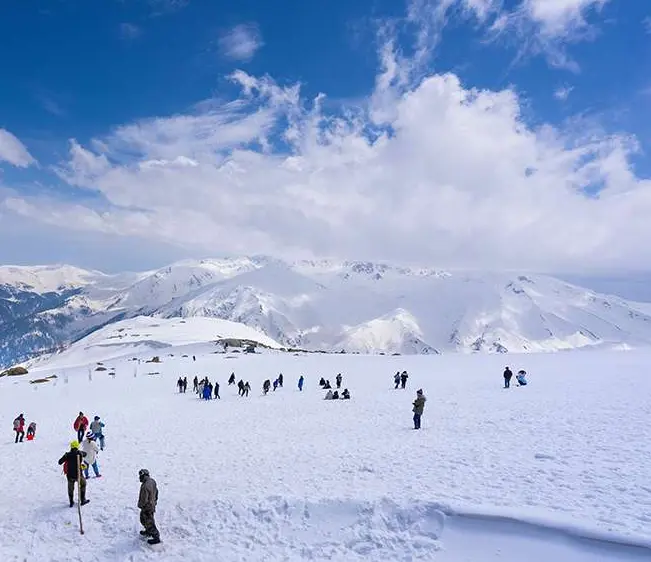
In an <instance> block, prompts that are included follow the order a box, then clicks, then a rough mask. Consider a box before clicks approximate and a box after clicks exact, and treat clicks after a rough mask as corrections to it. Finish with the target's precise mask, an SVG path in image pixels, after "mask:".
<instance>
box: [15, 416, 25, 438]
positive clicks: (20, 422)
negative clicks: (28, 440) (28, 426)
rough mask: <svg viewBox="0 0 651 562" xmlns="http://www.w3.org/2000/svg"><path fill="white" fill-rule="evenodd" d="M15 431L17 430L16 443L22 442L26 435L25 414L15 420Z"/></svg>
mask: <svg viewBox="0 0 651 562" xmlns="http://www.w3.org/2000/svg"><path fill="white" fill-rule="evenodd" d="M14 431H15V432H16V441H15V443H18V441H20V442H21V443H22V441H23V437H25V416H23V414H20V415H19V416H18V417H17V418H16V419H15V420H14ZM19 437H20V439H19Z"/></svg>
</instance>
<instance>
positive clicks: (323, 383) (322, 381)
mask: <svg viewBox="0 0 651 562" xmlns="http://www.w3.org/2000/svg"><path fill="white" fill-rule="evenodd" d="M319 386H320V387H324V386H325V379H324V378H323V377H321V380H320V381H319Z"/></svg>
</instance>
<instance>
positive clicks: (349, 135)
mask: <svg viewBox="0 0 651 562" xmlns="http://www.w3.org/2000/svg"><path fill="white" fill-rule="evenodd" d="M384 56H385V57H386V59H387V61H391V60H394V61H395V60H396V57H395V56H392V54H391V51H390V50H388V51H386V52H385V53H384ZM387 64H388V63H387ZM398 64H399V63H398ZM400 72H401V71H400V69H399V68H398V69H395V68H394V69H393V70H392V71H390V73H392V74H394V75H396V74H400ZM233 79H234V80H235V81H236V82H237V83H239V84H240V86H241V88H242V95H241V96H240V97H239V98H237V99H235V100H233V101H231V102H221V103H220V102H218V101H216V100H209V101H208V102H205V103H203V104H200V105H199V106H197V108H195V110H194V111H193V112H192V113H190V114H187V115H176V116H172V117H168V118H157V119H153V120H147V121H143V122H139V123H134V124H131V125H126V126H123V127H118V128H117V129H115V130H114V131H113V132H112V133H111V134H109V135H107V136H106V137H103V138H101V139H97V141H96V142H95V143H93V146H94V147H95V148H94V149H91V148H89V147H82V146H80V145H79V144H78V143H76V142H74V143H72V144H71V152H70V158H69V160H68V161H67V162H66V163H65V164H64V165H63V166H62V167H61V169H60V170H59V173H60V174H61V176H62V177H64V178H65V179H66V180H67V181H68V182H69V183H71V184H72V185H75V186H80V187H82V188H83V189H89V190H94V191H97V192H98V193H99V194H100V195H101V197H102V198H103V199H104V203H102V205H101V206H95V205H91V204H82V203H75V204H70V203H66V202H63V201H53V200H51V199H48V200H41V199H39V198H38V197H32V198H28V197H21V196H19V195H17V194H13V195H12V196H11V197H9V198H5V202H4V207H5V210H11V212H12V213H16V214H19V215H20V216H23V217H28V218H30V219H32V220H40V221H42V222H46V223H48V224H50V225H57V226H59V227H61V228H66V229H78V230H84V231H88V232H94V233H97V232H100V233H103V234H105V235H119V236H124V237H133V238H134V240H135V239H148V240H154V241H158V242H161V243H167V244H170V245H172V246H175V247H180V248H183V249H185V250H186V251H187V252H188V253H195V254H202V255H204V254H219V253H222V252H226V253H249V254H250V253H270V254H276V255H281V256H282V255H284V256H306V255H321V256H323V255H329V256H337V257H350V258H369V259H387V260H395V261H410V262H419V263H428V264H439V265H443V266H466V267H467V266H472V267H490V268H529V269H537V270H561V269H562V270H572V269H575V270H577V269H584V268H590V267H594V268H597V267H603V268H620V267H632V268H635V267H636V266H637V267H644V266H648V264H649V263H651V248H650V247H649V246H648V245H646V244H640V243H639V241H640V240H646V239H648V238H649V237H650V236H651V225H650V224H649V221H648V216H649V214H650V213H651V182H650V181H648V180H642V179H639V178H637V177H636V176H635V175H634V173H633V171H632V168H631V166H630V163H629V160H628V158H629V155H630V154H631V153H632V152H634V151H635V150H636V144H635V141H634V139H631V138H629V137H627V136H619V135H614V136H613V135H610V136H609V135H605V134H603V133H601V132H599V131H598V130H594V129H591V130H589V131H587V132H585V133H584V134H582V136H580V137H578V136H577V135H575V134H574V133H573V132H572V131H564V130H560V129H556V128H554V127H551V126H549V125H545V126H542V127H538V128H535V129H534V128H531V127H529V126H527V124H526V123H525V121H524V119H523V117H522V115H521V105H520V104H521V102H520V100H519V99H518V96H517V95H516V94H515V93H514V92H513V91H511V90H508V89H507V90H503V91H489V90H472V89H464V88H463V87H462V86H461V84H460V82H459V80H458V78H457V77H456V76H454V75H452V74H444V75H430V76H426V77H425V78H424V79H423V80H421V81H420V82H419V83H418V84H416V85H406V86H405V85H400V84H396V83H395V81H394V82H392V81H388V82H387V81H382V80H378V86H377V88H376V90H375V91H374V92H373V94H372V96H371V97H370V98H369V100H368V104H367V107H368V110H365V109H360V108H350V110H349V111H344V112H342V113H341V114H340V115H338V116H332V115H331V114H328V115H326V114H325V113H324V112H323V111H322V110H321V97H319V98H317V99H315V100H312V101H310V100H305V99H303V98H301V97H300V95H299V90H298V89H297V87H290V88H282V87H280V86H278V85H277V84H275V83H274V82H273V81H272V80H271V79H269V78H264V79H257V78H255V77H252V76H249V75H247V74H244V73H238V74H237V75H236V76H234V77H233ZM381 89H384V91H385V92H386V93H387V95H386V96H378V92H379V91H380V90H381ZM377 100H380V102H381V104H382V105H383V109H384V110H385V111H384V113H383V117H384V119H383V120H381V121H380V125H377V124H376V123H375V122H374V121H373V120H372V119H371V114H372V112H373V111H374V109H373V104H374V103H378V101H377ZM281 141H282V144H283V145H284V148H283V149H280V148H274V147H276V146H280V144H279V143H280V142H281ZM595 185H599V186H600V187H601V191H600V193H599V196H598V197H596V198H595V197H587V196H586V195H585V193H584V190H585V189H587V188H591V187H593V186H595Z"/></svg>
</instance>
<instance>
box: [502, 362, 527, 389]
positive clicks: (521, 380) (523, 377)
mask: <svg viewBox="0 0 651 562" xmlns="http://www.w3.org/2000/svg"><path fill="white" fill-rule="evenodd" d="M512 378H513V371H511V369H509V368H508V367H506V368H505V369H504V388H511V379H512ZM515 380H516V381H518V386H527V371H525V370H524V369H520V370H519V371H518V374H517V375H516V376H515Z"/></svg>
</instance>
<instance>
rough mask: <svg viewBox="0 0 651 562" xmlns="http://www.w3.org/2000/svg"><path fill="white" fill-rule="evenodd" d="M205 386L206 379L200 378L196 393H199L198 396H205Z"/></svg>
mask: <svg viewBox="0 0 651 562" xmlns="http://www.w3.org/2000/svg"><path fill="white" fill-rule="evenodd" d="M205 388H206V381H204V380H202V381H201V382H200V383H199V388H198V390H197V394H198V395H199V398H205V396H204V393H203V391H204V389H205Z"/></svg>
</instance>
